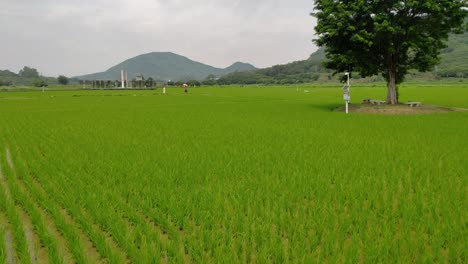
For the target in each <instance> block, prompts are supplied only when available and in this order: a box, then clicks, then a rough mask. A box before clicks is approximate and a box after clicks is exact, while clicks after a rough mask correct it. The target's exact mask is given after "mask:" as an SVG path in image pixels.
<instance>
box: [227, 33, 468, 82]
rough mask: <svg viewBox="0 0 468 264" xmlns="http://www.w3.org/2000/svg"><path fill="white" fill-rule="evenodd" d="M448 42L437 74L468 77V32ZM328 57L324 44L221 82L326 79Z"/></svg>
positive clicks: (437, 68)
mask: <svg viewBox="0 0 468 264" xmlns="http://www.w3.org/2000/svg"><path fill="white" fill-rule="evenodd" d="M447 45H448V47H447V48H445V49H444V50H442V52H441V62H440V64H439V65H438V66H437V67H436V68H435V69H434V71H433V75H434V76H437V77H459V78H468V33H465V34H461V35H452V36H451V37H450V38H449V40H448V42H447ZM324 60H325V52H324V49H322V48H321V49H319V50H317V51H316V52H314V53H313V54H312V55H311V56H310V57H309V58H308V59H307V60H303V61H296V62H292V63H288V64H284V65H275V66H273V67H270V68H265V69H258V70H253V71H247V72H235V73H231V74H228V75H226V76H223V77H222V78H221V79H220V80H218V82H219V83H221V84H239V83H241V84H254V83H266V84H269V83H275V84H293V83H301V82H311V81H316V80H318V79H323V80H326V79H328V78H329V77H330V74H331V71H330V70H328V69H326V68H324V67H323V66H322V62H323V61H324ZM425 76H426V77H423V76H422V75H421V76H420V77H418V76H416V77H415V78H427V75H425Z"/></svg>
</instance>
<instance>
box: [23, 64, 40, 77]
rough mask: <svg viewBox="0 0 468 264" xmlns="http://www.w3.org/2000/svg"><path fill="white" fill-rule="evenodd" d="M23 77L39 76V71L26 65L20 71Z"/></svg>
mask: <svg viewBox="0 0 468 264" xmlns="http://www.w3.org/2000/svg"><path fill="white" fill-rule="evenodd" d="M18 75H19V76H21V77H23V78H39V72H38V71H37V70H36V69H34V68H31V67H28V66H24V67H23V69H21V70H20V71H19V73H18Z"/></svg>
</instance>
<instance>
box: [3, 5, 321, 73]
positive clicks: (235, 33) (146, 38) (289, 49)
mask: <svg viewBox="0 0 468 264" xmlns="http://www.w3.org/2000/svg"><path fill="white" fill-rule="evenodd" d="M312 9H313V0H288V1H286V0H0V36H1V37H0V69H9V70H12V71H14V72H18V70H19V69H21V68H22V67H23V66H31V67H35V68H37V69H38V70H39V71H40V72H41V73H42V74H43V75H47V76H57V75H59V74H64V75H67V76H76V75H81V74H87V73H93V72H98V71H104V70H106V69H108V68H109V67H111V66H113V65H115V64H117V63H119V62H121V61H123V60H125V59H128V58H131V57H134V56H136V55H139V54H143V53H148V52H153V51H172V52H174V53H177V54H180V55H183V56H186V57H188V58H190V59H193V60H196V61H200V62H202V63H206V64H209V65H213V66H216V67H223V68H224V67H227V66H229V65H230V64H232V63H234V62H236V61H243V62H248V63H252V64H254V65H255V66H257V67H268V66H271V65H275V64H282V63H287V62H291V61H294V60H302V59H305V58H307V57H308V56H309V55H310V53H312V52H313V51H314V50H316V47H315V46H314V45H313V43H312V42H311V40H312V39H313V37H314V31H313V28H314V26H315V21H314V19H313V18H312V17H311V16H310V15H309V13H310V12H312Z"/></svg>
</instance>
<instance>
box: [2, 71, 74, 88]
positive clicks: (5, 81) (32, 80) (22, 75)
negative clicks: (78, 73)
mask: <svg viewBox="0 0 468 264" xmlns="http://www.w3.org/2000/svg"><path fill="white" fill-rule="evenodd" d="M69 82H70V79H69V78H68V77H66V76H63V75H60V76H58V78H53V77H44V76H41V75H40V74H39V71H38V70H37V69H35V68H32V67H28V66H25V67H23V68H22V69H21V70H20V71H19V72H18V73H14V72H12V71H9V70H0V86H14V85H31V86H34V87H44V86H47V85H48V84H49V83H50V84H57V83H58V84H62V85H67V84H68V83H69Z"/></svg>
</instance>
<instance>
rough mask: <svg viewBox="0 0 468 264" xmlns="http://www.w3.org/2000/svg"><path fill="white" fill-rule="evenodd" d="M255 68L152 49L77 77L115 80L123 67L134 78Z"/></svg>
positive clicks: (196, 75) (188, 76)
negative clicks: (216, 64)
mask: <svg viewBox="0 0 468 264" xmlns="http://www.w3.org/2000/svg"><path fill="white" fill-rule="evenodd" d="M254 69H256V68H255V67H254V66H252V65H251V64H248V63H242V62H236V63H234V64H233V65H231V66H229V67H227V68H225V69H221V68H216V67H213V66H210V65H206V64H203V63H200V62H196V61H193V60H190V59H188V58H186V57H184V56H180V55H177V54H175V53H172V52H152V53H147V54H142V55H139V56H136V57H133V58H131V59H128V60H126V61H124V62H122V63H119V64H117V65H115V66H113V67H111V68H109V69H108V70H106V71H104V72H99V73H93V74H88V75H83V76H77V77H76V78H77V79H80V80H118V79H120V71H121V70H126V71H127V72H128V78H129V79H133V78H135V77H136V76H137V75H139V74H143V76H144V77H145V78H149V77H152V78H153V79H156V80H174V81H177V80H203V79H205V78H206V77H207V76H209V75H214V76H217V77H219V76H222V75H224V74H228V73H232V72H235V71H239V72H240V71H248V70H254Z"/></svg>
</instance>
